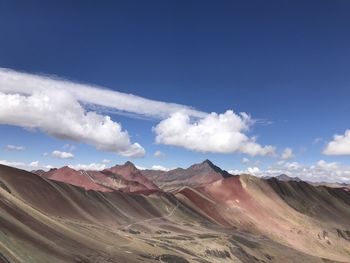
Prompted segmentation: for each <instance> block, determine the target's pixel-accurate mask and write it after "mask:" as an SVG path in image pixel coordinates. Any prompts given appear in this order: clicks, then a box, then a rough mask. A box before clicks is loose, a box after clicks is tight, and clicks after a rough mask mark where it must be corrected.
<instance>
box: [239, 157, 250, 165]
mask: <svg viewBox="0 0 350 263" xmlns="http://www.w3.org/2000/svg"><path fill="white" fill-rule="evenodd" d="M249 162H250V160H249V159H248V158H246V157H244V158H243V159H242V161H241V163H243V164H248V163H249Z"/></svg>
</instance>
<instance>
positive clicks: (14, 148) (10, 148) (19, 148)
mask: <svg viewBox="0 0 350 263" xmlns="http://www.w3.org/2000/svg"><path fill="white" fill-rule="evenodd" d="M25 149H26V148H25V147H24V146H19V145H18V146H16V145H12V144H8V145H6V146H5V150H7V151H19V152H20V151H24V150H25Z"/></svg>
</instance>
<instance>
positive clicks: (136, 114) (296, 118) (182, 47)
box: [0, 0, 350, 182]
mask: <svg viewBox="0 0 350 263" xmlns="http://www.w3.org/2000/svg"><path fill="white" fill-rule="evenodd" d="M349 12H350V2H349V1H345V0H341V1H340V0H332V1H330V0H329V1H322V0H318V1H313V0H310V1H295V0H293V1H103V2H102V3H97V2H95V1H73V2H72V1H49V2H48V1H32V2H29V1H27V2H23V1H1V3H0V33H1V41H0V134H1V136H0V162H1V163H3V164H8V165H13V166H17V167H21V168H24V169H28V170H31V169H39V168H44V169H49V168H50V167H59V166H63V165H71V166H72V167H75V168H77V169H103V168H105V167H108V166H112V165H115V164H120V163H124V162H125V161H127V160H131V161H132V162H134V163H135V164H136V165H137V166H138V167H140V168H152V167H153V168H160V169H171V168H174V167H187V166H189V165H191V164H193V163H198V162H201V161H203V160H204V159H210V160H212V161H213V162H214V163H215V164H217V165H218V166H220V167H222V168H223V169H226V170H229V171H231V172H235V173H241V172H248V173H252V174H255V175H258V176H263V175H277V174H279V173H286V174H288V175H290V176H298V177H301V178H304V179H307V180H318V181H320V180H323V181H338V182H350V158H349V155H350V123H349V113H350V103H349V98H350V74H349V68H350V33H349V30H348V29H349V28H350V16H349V15H348V14H349Z"/></svg>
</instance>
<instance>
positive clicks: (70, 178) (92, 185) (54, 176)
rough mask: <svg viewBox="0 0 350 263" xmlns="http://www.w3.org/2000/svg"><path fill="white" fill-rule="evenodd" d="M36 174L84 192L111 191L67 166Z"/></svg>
mask: <svg viewBox="0 0 350 263" xmlns="http://www.w3.org/2000/svg"><path fill="white" fill-rule="evenodd" d="M36 174H37V175H39V176H42V177H45V178H48V179H50V180H54V181H59V182H64V183H68V184H72V185H75V186H79V187H82V188H84V189H86V190H97V191H103V192H110V191H112V190H111V189H109V188H106V187H104V186H102V185H100V184H99V183H96V182H95V181H94V180H93V179H92V178H91V177H90V176H89V175H88V173H86V172H85V171H76V170H74V169H72V168H70V167H68V166H64V167H62V168H59V169H51V170H50V171H48V172H47V173H42V172H39V173H38V172H36Z"/></svg>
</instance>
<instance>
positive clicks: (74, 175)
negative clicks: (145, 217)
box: [33, 162, 159, 194]
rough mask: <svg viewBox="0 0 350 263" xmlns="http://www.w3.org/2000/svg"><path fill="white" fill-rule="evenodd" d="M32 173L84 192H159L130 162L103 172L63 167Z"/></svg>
mask: <svg viewBox="0 0 350 263" xmlns="http://www.w3.org/2000/svg"><path fill="white" fill-rule="evenodd" d="M33 173H35V174H37V175H39V176H41V177H44V178H47V179H50V180H55V181H60V182H65V183H68V184H72V185H75V186H79V187H82V188H84V189H86V190H96V191H103V192H111V191H113V190H120V191H123V192H139V193H144V194H148V193H150V192H152V191H159V188H158V187H157V186H156V185H155V184H153V183H152V182H150V181H149V180H148V179H147V178H145V177H144V176H143V175H142V174H141V173H140V171H139V170H138V169H137V168H136V167H135V166H134V165H133V164H132V163H131V162H127V163H125V164H124V165H119V166H118V165H117V166H114V167H112V168H109V169H106V170H103V171H85V170H80V171H77V170H74V169H72V168H70V167H68V166H64V167H62V168H59V169H51V170H49V171H48V172H44V171H42V170H37V171H33Z"/></svg>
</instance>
